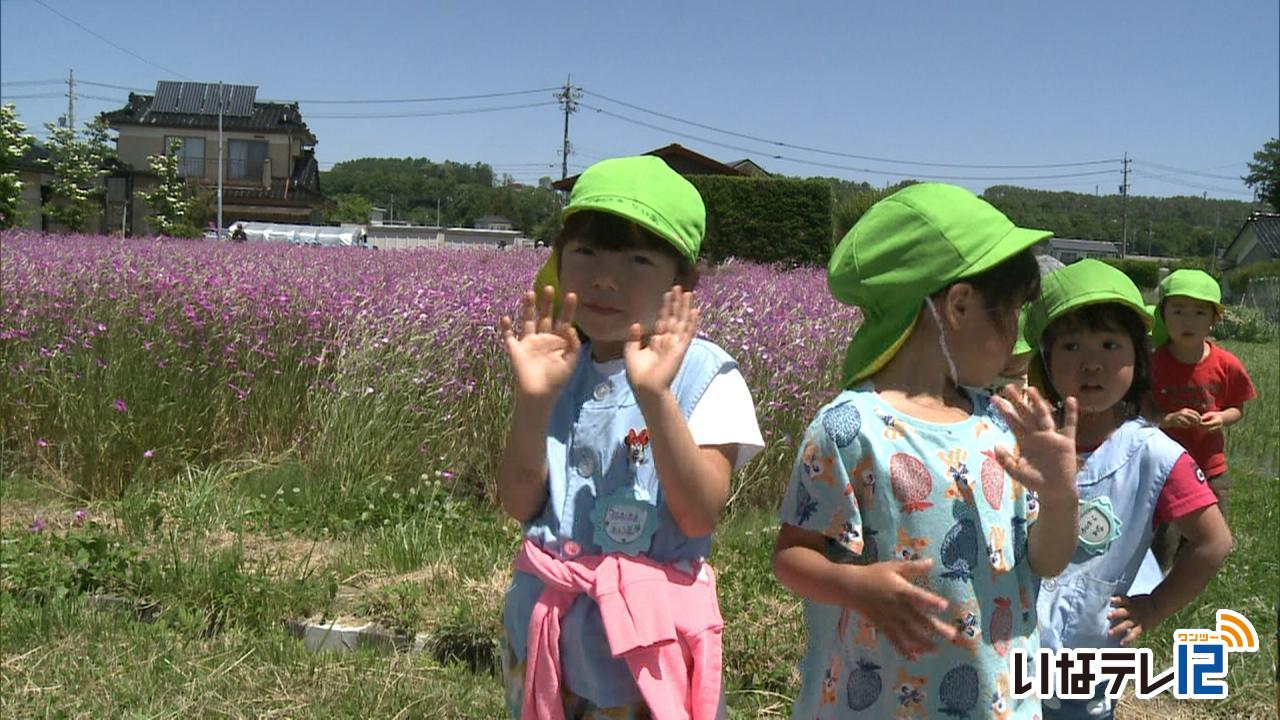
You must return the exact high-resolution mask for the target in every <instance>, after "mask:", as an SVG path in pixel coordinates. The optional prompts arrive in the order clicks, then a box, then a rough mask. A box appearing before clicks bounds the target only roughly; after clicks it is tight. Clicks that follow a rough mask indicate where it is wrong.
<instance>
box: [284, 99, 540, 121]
mask: <svg viewBox="0 0 1280 720" xmlns="http://www.w3.org/2000/svg"><path fill="white" fill-rule="evenodd" d="M555 104H556V103H555V102H554V101H551V102H548V101H543V102H536V103H525V104H523V105H499V106H497V107H487V108H468V109H461V110H436V111H434V112H412V113H346V114H337V115H323V114H321V115H310V116H308V119H309V120H356V119H361V120H370V119H378V118H415V117H438V116H442V115H473V114H476V113H488V112H499V111H503V110H522V109H525V108H534V107H547V106H550V105H555Z"/></svg>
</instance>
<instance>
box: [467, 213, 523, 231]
mask: <svg viewBox="0 0 1280 720" xmlns="http://www.w3.org/2000/svg"><path fill="white" fill-rule="evenodd" d="M474 225H475V226H476V229H477V230H515V229H516V224H515V223H514V222H512V221H511V219H509V218H505V217H503V216H501V215H481V216H480V217H478V218H476V221H475V223H474Z"/></svg>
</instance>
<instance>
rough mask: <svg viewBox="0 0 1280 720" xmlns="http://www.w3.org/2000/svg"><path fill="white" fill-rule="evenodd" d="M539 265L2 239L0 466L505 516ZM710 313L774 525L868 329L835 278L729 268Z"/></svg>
mask: <svg viewBox="0 0 1280 720" xmlns="http://www.w3.org/2000/svg"><path fill="white" fill-rule="evenodd" d="M544 259H545V255H544V252H542V251H505V252H504V251H498V250H462V249H443V250H418V251H412V252H372V251H363V250H357V249H324V248H306V247H296V246H286V245H267V244H246V245H239V244H237V245H229V244H222V243H210V242H190V241H165V240H121V239H118V238H108V237H100V236H84V235H40V234H33V233H26V232H9V233H6V234H3V235H0V260H2V262H0V287H2V289H3V301H2V305H0V365H2V366H3V368H4V369H3V371H2V372H0V453H2V458H3V461H4V466H5V468H6V469H9V470H10V471H11V472H17V473H23V474H28V475H33V476H37V477H45V478H51V479H55V480H58V481H62V482H65V483H67V484H68V485H69V486H72V487H74V488H76V489H77V490H78V492H79V493H80V494H81V495H83V496H85V497H101V498H110V497H117V496H119V495H120V494H121V493H122V492H123V491H124V490H125V489H126V488H127V487H128V486H129V485H130V484H131V483H133V482H135V481H137V480H139V479H145V480H150V481H157V480H159V481H162V480H163V479H164V478H165V477H166V476H171V475H172V474H173V473H174V472H176V471H178V470H180V469H181V468H183V467H186V466H191V465H195V466H208V465H211V464H215V463H223V462H237V461H252V462H281V461H286V460H287V461H289V462H293V463H297V464H298V465H299V466H300V467H302V468H305V472H306V474H307V476H308V477H310V478H312V479H313V481H314V482H316V483H324V484H327V486H328V487H327V489H328V490H329V491H333V492H338V491H346V490H351V489H353V488H356V487H364V486H367V485H368V483H369V481H370V479H371V478H373V479H377V480H378V481H380V482H381V481H385V482H388V483H390V484H391V485H392V486H395V485H397V484H400V483H403V482H410V481H412V480H414V479H416V478H418V477H420V476H421V475H422V474H425V473H435V474H437V475H443V476H445V477H454V478H456V479H457V481H458V482H460V483H463V484H464V485H465V486H467V487H469V488H471V489H474V490H476V491H477V492H478V493H484V494H488V493H490V492H491V490H492V487H491V481H490V479H491V478H492V476H493V472H492V470H493V463H494V461H495V457H496V454H497V453H498V452H499V450H500V447H501V443H502V441H503V437H504V432H505V427H506V423H507V417H508V415H507V413H508V405H509V389H508V387H509V386H508V383H509V376H508V370H507V365H506V360H505V356H504V355H503V353H502V351H501V345H500V343H499V342H498V338H497V334H496V331H495V325H496V321H497V318H498V317H499V316H500V315H501V314H503V313H510V312H511V311H512V310H513V309H514V307H515V305H516V303H517V301H518V297H519V294H520V293H521V292H522V291H523V290H524V289H525V288H526V287H528V285H529V283H530V282H531V279H532V278H533V275H534V273H535V272H536V270H537V268H538V266H539V265H540V264H541V262H542V261H543V260H544ZM697 297H698V302H699V304H700V306H701V307H702V308H703V317H704V322H703V328H702V331H703V333H704V334H705V335H706V336H707V337H709V338H710V339H712V340H714V341H715V342H717V343H719V344H720V345H722V346H723V347H725V348H726V349H727V350H728V351H729V352H730V353H731V354H732V355H734V356H735V357H736V358H737V359H738V361H739V362H740V364H741V366H742V370H743V373H744V375H745V376H746V378H747V381H748V384H749V385H750V387H751V390H752V393H753V396H754V399H755V402H756V407H757V412H758V413H759V416H760V421H761V427H762V429H763V430H764V432H765V437H766V441H767V443H768V444H769V449H768V450H767V451H766V452H764V453H762V454H761V455H760V456H759V457H758V458H757V459H756V460H755V461H753V463H752V464H751V466H749V467H748V468H747V469H746V470H745V471H744V474H743V476H742V478H741V479H740V481H739V482H738V484H737V486H736V487H737V492H736V495H735V502H739V503H746V504H763V505H766V506H768V505H771V504H772V502H773V498H774V497H775V495H774V493H775V492H776V491H777V489H778V485H779V484H780V483H782V482H784V480H785V473H786V471H787V467H788V465H789V464H790V461H791V459H792V455H793V453H794V447H793V446H792V444H791V438H792V437H795V436H796V435H797V434H798V433H800V432H801V431H802V430H803V427H804V424H805V423H806V422H807V420H808V419H809V418H811V417H812V414H813V413H814V411H815V410H816V409H817V408H818V407H819V406H820V405H821V404H822V402H824V401H825V399H827V398H828V397H829V396H830V395H831V394H832V393H833V392H834V387H835V383H834V381H835V377H836V371H837V368H838V366H839V361H840V358H841V355H842V349H843V346H844V344H845V343H846V342H847V339H848V337H849V336H850V334H851V333H852V331H853V329H854V328H855V327H856V323H857V320H858V313H857V310H856V309H853V308H848V307H843V306H840V305H838V304H837V303H835V302H834V301H832V300H831V299H830V296H829V295H828V294H827V291H826V283H825V278H824V276H823V273H822V271H821V269H818V268H801V269H796V270H785V271H784V270H780V269H776V268H771V267H765V266H759V265H753V264H747V263H736V262H730V263H727V264H725V265H721V266H719V267H716V268H710V269H708V270H707V271H706V272H704V276H703V280H702V283H701V284H700V285H699V287H698V290H697ZM357 494H358V493H357ZM331 497H332V495H331Z"/></svg>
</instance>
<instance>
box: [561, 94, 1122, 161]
mask: <svg viewBox="0 0 1280 720" xmlns="http://www.w3.org/2000/svg"><path fill="white" fill-rule="evenodd" d="M583 92H584V93H585V94H587V95H591V96H592V97H597V98H600V99H601V100H607V101H608V102H611V103H615V104H618V105H622V106H624V107H628V108H631V109H632V110H638V111H640V112H643V113H648V114H650V115H656V116H658V117H661V118H665V119H667V120H674V121H675V122H679V123H684V124H686V125H693V126H694V127H699V128H702V129H704V130H711V131H713V132H718V133H722V134H725V135H732V136H733V137H739V138H742V139H744V140H752V141H754V142H759V143H764V144H766V145H777V146H778V147H785V148H790V149H792V150H803V151H805V152H811V153H816V154H819V155H832V156H835V157H844V158H850V159H853V160H867V161H870V162H884V163H890V164H894V165H919V166H921V167H945V168H969V169H975V170H1032V169H1038V168H1066V167H1086V166H1090V165H1107V164H1111V163H1116V162H1119V161H1120V159H1119V158H1108V159H1105V160H1086V161H1082V162H1070V163H1039V164H1029V165H989V164H987V165H982V164H967V163H938V162H923V161H918V160H895V159H892V158H882V157H874V156H871V155H856V154H853V153H847V152H841V151H838V150H824V149H822V148H816V147H809V146H806V145H797V144H794V143H788V142H783V141H781V140H772V139H769V138H763V137H758V136H755V135H748V134H746V133H740V132H734V131H732V130H725V129H723V128H718V127H715V126H713V125H707V124H704V123H699V122H695V121H693V120H686V119H684V118H679V117H676V116H674V115H668V114H666V113H661V112H658V111H657V110H650V109H648V108H643V107H640V106H639V105H633V104H631V103H628V102H624V101H622V100H616V99H614V98H610V97H606V96H604V95H601V94H600V93H597V92H592V91H590V90H584V91H583Z"/></svg>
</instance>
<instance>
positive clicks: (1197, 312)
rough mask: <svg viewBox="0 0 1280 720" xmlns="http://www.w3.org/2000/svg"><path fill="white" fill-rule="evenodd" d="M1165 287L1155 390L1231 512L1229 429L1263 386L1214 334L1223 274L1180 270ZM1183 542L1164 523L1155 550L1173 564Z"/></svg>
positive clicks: (1169, 421)
mask: <svg viewBox="0 0 1280 720" xmlns="http://www.w3.org/2000/svg"><path fill="white" fill-rule="evenodd" d="M1157 292H1158V297H1159V305H1158V306H1157V307H1158V310H1157V311H1158V312H1159V318H1158V319H1157V320H1158V323H1157V327H1156V329H1155V332H1154V333H1153V334H1152V335H1153V337H1152V340H1153V342H1154V343H1155V345H1156V350H1155V352H1154V353H1153V354H1152V356H1151V373H1152V377H1153V379H1154V383H1153V385H1152V388H1151V394H1152V396H1153V397H1154V398H1155V402H1156V406H1157V407H1159V408H1160V412H1161V413H1162V417H1161V419H1160V426H1161V427H1162V428H1164V431H1165V432H1166V433H1168V434H1169V437H1171V438H1173V439H1174V440H1177V441H1178V442H1179V443H1181V444H1182V446H1183V447H1185V448H1186V449H1187V452H1189V453H1191V457H1192V458H1193V459H1194V460H1195V461H1196V464H1197V465H1199V466H1200V469H1201V470H1203V471H1204V474H1205V475H1206V476H1208V478H1209V487H1211V488H1212V489H1213V493H1214V495H1217V497H1218V507H1219V508H1220V509H1221V510H1222V512H1223V514H1224V515H1225V514H1226V512H1227V493H1228V491H1229V490H1230V487H1231V481H1230V480H1229V479H1228V477H1227V454H1226V440H1225V437H1224V431H1225V430H1226V428H1228V427H1230V426H1232V425H1234V424H1236V423H1238V422H1240V420H1241V419H1243V418H1244V404H1245V403H1246V402H1248V401H1249V400H1252V399H1253V398H1254V397H1256V396H1257V392H1256V391H1254V389H1253V381H1252V380H1251V379H1250V378H1249V373H1248V372H1246V371H1245V369H1244V364H1243V363H1241V362H1240V360H1239V358H1237V357H1236V356H1235V355H1233V354H1231V353H1230V352H1229V351H1227V350H1226V349H1224V348H1223V347H1222V346H1220V345H1218V344H1217V343H1215V342H1212V341H1211V340H1209V333H1210V332H1212V330H1213V325H1214V323H1216V322H1218V321H1219V320H1221V319H1222V291H1221V289H1220V288H1219V287H1218V281H1217V280H1214V279H1213V276H1211V275H1209V273H1207V272H1204V271H1203V270H1175V271H1174V272H1172V273H1170V274H1169V276H1168V277H1166V278H1165V279H1164V280H1163V281H1161V282H1160V286H1159V288H1158V291H1157ZM1180 544H1181V543H1180V541H1179V538H1178V534H1177V532H1176V531H1175V530H1174V529H1173V528H1171V527H1169V526H1162V527H1160V528H1158V529H1157V530H1156V539H1155V543H1154V544H1153V546H1152V550H1154V551H1155V553H1156V558H1157V559H1158V560H1159V561H1160V566H1161V567H1162V568H1166V569H1167V568H1169V567H1170V566H1171V565H1172V564H1173V559H1174V556H1175V555H1176V554H1177V551H1178V548H1179V546H1180Z"/></svg>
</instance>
